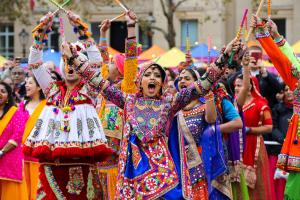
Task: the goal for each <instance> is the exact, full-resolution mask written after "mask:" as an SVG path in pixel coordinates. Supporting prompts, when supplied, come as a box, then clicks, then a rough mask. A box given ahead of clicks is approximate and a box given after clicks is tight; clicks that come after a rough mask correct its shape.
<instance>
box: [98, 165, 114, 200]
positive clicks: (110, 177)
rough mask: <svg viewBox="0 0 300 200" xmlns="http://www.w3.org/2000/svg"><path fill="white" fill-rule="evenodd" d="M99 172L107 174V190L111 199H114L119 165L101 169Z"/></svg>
mask: <svg viewBox="0 0 300 200" xmlns="http://www.w3.org/2000/svg"><path fill="white" fill-rule="evenodd" d="M99 172H100V173H106V174H107V191H108V195H109V199H114V198H115V192H116V185H117V179H118V167H114V168H110V169H99Z"/></svg>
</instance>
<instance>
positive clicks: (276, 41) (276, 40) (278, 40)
mask: <svg viewBox="0 0 300 200" xmlns="http://www.w3.org/2000/svg"><path fill="white" fill-rule="evenodd" d="M282 39H283V37H282V36H280V37H279V38H276V39H275V40H274V42H275V43H279V42H280V41H281V40H282Z"/></svg>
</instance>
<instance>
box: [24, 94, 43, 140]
mask: <svg viewBox="0 0 300 200" xmlns="http://www.w3.org/2000/svg"><path fill="white" fill-rule="evenodd" d="M45 105H46V100H43V101H41V102H40V103H39V105H38V106H37V107H36V108H35V110H34V112H33V113H32V114H31V116H30V117H29V119H28V121H27V122H26V126H25V130H24V134H23V137H22V143H23V144H24V142H25V141H26V139H27V137H28V136H29V134H30V132H31V131H32V129H33V127H34V125H35V123H36V121H37V119H38V117H39V116H40V114H41V112H42V110H43V109H44V107H45Z"/></svg>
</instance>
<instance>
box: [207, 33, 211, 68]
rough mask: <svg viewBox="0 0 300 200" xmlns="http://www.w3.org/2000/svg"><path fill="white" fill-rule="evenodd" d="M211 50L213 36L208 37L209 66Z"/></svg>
mask: <svg viewBox="0 0 300 200" xmlns="http://www.w3.org/2000/svg"><path fill="white" fill-rule="evenodd" d="M210 50H211V36H210V35H208V37H207V52H208V59H207V62H208V64H210Z"/></svg>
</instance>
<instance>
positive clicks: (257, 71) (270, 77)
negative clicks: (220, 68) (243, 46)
mask: <svg viewBox="0 0 300 200" xmlns="http://www.w3.org/2000/svg"><path fill="white" fill-rule="evenodd" d="M249 53H250V56H251V57H254V58H255V61H254V62H252V65H251V75H252V76H254V77H256V78H257V81H258V84H259V91H260V93H261V95H262V96H263V97H265V98H266V99H267V100H268V102H269V106H270V108H271V109H272V108H273V107H274V105H275V104H276V103H277V99H276V94H277V93H279V92H280V89H281V87H280V83H279V81H278V79H277V78H276V76H275V75H274V74H272V73H270V72H268V71H267V69H266V68H265V67H263V65H262V53H263V52H262V49H261V47H260V46H252V47H250V48H249ZM270 88H272V89H270Z"/></svg>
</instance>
